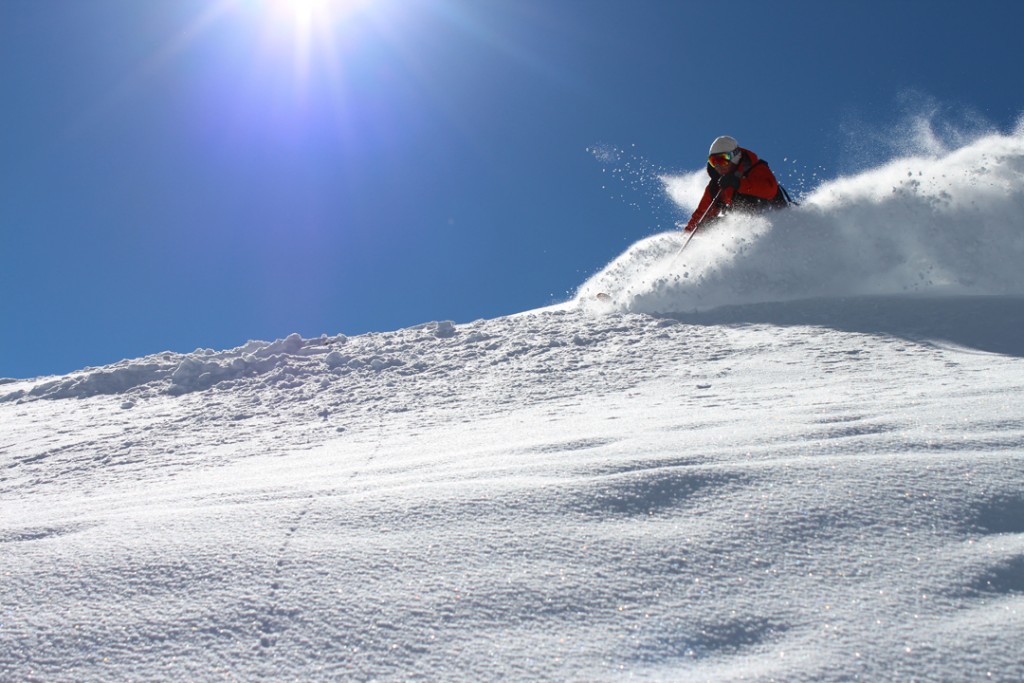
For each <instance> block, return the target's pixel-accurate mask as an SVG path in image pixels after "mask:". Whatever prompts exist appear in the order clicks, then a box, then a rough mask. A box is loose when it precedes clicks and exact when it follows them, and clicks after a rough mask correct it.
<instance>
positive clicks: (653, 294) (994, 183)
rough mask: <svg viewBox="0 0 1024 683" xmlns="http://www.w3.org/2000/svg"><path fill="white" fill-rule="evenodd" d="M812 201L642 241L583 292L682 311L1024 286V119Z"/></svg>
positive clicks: (586, 298)
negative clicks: (690, 233)
mask: <svg viewBox="0 0 1024 683" xmlns="http://www.w3.org/2000/svg"><path fill="white" fill-rule="evenodd" d="M937 148H938V146H932V147H931V148H930V149H932V150H935V149H937ZM922 149H929V148H928V147H923V148H922ZM705 180H706V176H705V175H704V172H703V171H701V172H699V173H694V174H690V175H687V176H683V177H674V178H667V179H666V180H665V186H666V191H667V192H668V193H669V195H670V196H671V197H672V198H673V200H674V201H676V203H678V204H679V205H680V206H682V207H683V208H684V209H687V212H689V211H692V208H693V204H694V203H695V202H696V201H697V199H699V197H700V192H701V191H702V188H703V185H704V182H705ZM802 200H803V201H802V204H801V206H800V207H797V208H793V209H790V210H787V211H784V212H776V213H770V214H767V215H763V216H741V215H734V216H729V217H727V218H725V219H723V220H721V221H718V222H717V223H715V224H712V225H711V226H708V227H706V228H702V229H701V231H700V232H698V233H697V235H696V236H695V237H694V239H693V240H692V242H691V243H690V244H689V245H688V246H687V247H686V249H685V250H684V251H680V250H681V248H682V245H683V241H684V237H685V236H684V235H683V234H682V233H681V232H680V231H672V232H667V233H661V234H658V235H654V236H652V237H649V238H647V239H644V240H641V241H640V242H637V243H636V244H634V245H633V246H631V247H630V248H629V249H628V250H627V251H626V252H625V253H623V254H622V255H621V256H619V257H618V258H616V259H615V260H614V261H612V262H611V263H610V264H608V266H606V267H605V268H604V269H603V270H602V271H600V272H599V273H597V274H596V275H594V276H593V277H592V278H590V279H589V280H588V281H587V282H585V283H584V284H583V285H581V286H580V288H579V290H578V292H577V299H578V300H580V302H581V303H582V304H583V305H584V306H585V307H587V306H592V305H595V304H594V297H595V295H596V294H598V293H601V292H605V293H608V294H609V295H611V297H612V303H611V307H612V308H614V309H615V310H620V311H631V312H639V313H679V312H689V311H695V310H707V309H710V308H715V307H718V306H723V305H740V304H749V303H760V302H767V301H787V300H795V299H804V298H817V297H846V296H861V295H889V294H907V293H912V294H924V295H927V294H935V295H951V294H953V295H973V294H990V295H991V294H1010V295H1020V294H1024V268H1021V265H1020V264H1021V262H1022V260H1024V259H1022V257H1024V125H1019V126H1018V128H1017V130H1016V131H1015V132H1014V133H1013V134H1011V135H989V136H986V137H982V138H980V139H977V140H975V141H974V142H972V143H970V144H967V145H965V146H962V147H960V148H959V149H955V150H953V151H948V152H946V151H941V152H937V153H933V154H931V155H930V156H904V157H901V158H898V159H896V160H894V161H891V162H889V163H887V164H885V165H883V166H880V167H878V168H875V169H872V170H869V171H866V172H863V173H860V174H858V175H854V176H849V177H842V178H838V179H835V180H831V181H828V182H825V183H823V184H821V185H820V186H819V187H818V188H817V189H815V190H814V191H812V192H810V193H809V194H808V195H806V196H805V197H803V198H802ZM601 306H602V307H604V308H607V305H606V304H601Z"/></svg>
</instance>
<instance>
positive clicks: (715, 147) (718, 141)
mask: <svg viewBox="0 0 1024 683" xmlns="http://www.w3.org/2000/svg"><path fill="white" fill-rule="evenodd" d="M727 152H732V153H733V154H734V156H733V159H732V162H733V163H736V161H738V160H739V158H740V143H738V142H736V138H734V137H729V136H728V135H721V136H719V137H717V138H715V141H714V142H712V143H711V149H709V150H708V156H711V155H712V154H725V153H727Z"/></svg>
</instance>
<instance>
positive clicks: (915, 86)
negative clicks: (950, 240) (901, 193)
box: [0, 0, 1024, 377]
mask: <svg viewBox="0 0 1024 683" xmlns="http://www.w3.org/2000/svg"><path fill="white" fill-rule="evenodd" d="M1021 7H1022V5H1020V4H1018V3H1012V2H1004V1H1001V2H994V1H988V0H981V1H976V2H970V3H967V2H941V1H940V2H935V1H930V2H924V1H921V2H863V1H859V2H820V1H818V2H777V3H775V2H772V3H768V2H745V1H743V0H734V1H733V2H729V3H707V2H683V1H681V0H617V1H612V0H335V1H334V2H331V1H330V0H319V2H317V0H312V1H310V0H306V2H288V1H287V0H202V1H192V0H146V2H138V1H136V0H75V1H72V0H31V1H29V0H0V92H2V96H3V102H4V105H3V107H2V108H0V123H2V125H0V320H2V325H3V329H2V333H0V377H28V376H35V375H42V374H53V373H64V372H68V371H71V370H74V369H78V368H81V367H84V366H88V365H102V364H106V363H110V362H114V361H117V360H120V359H123V358H133V357H137V356H142V355H145V354H149V353H156V352H159V351H163V350H174V351H191V350H193V349H195V348H197V347H208V348H215V349H222V348H229V347H233V346H237V345H240V344H242V343H244V342H245V341H247V340H249V339H265V340H270V339H276V338H281V337H284V336H287V335H288V334H289V333H292V332H298V333H300V334H301V335H303V336H305V337H312V336H317V335H319V334H321V333H328V334H336V333H339V332H341V333H345V334H349V335H354V334H361V333H364V332H368V331H385V330H393V329H398V328H401V327H406V326H410V325H414V324H418V323H421V322H427V321H431V320H455V321H456V322H468V321H471V320H474V319H477V318H490V317H495V316H500V315H504V314H509V313H515V312H518V311H522V310H526V309H530V308H536V307H539V306H543V305H546V304H549V303H552V302H554V301H557V300H562V299H564V298H566V297H568V296H569V295H570V294H571V293H572V292H573V290H574V289H575V288H576V286H577V285H579V284H580V283H582V282H583V281H584V280H585V279H586V278H587V276H588V275H590V274H592V273H593V272H595V271H596V270H598V269H599V268H601V267H602V266H603V265H605V264H606V263H607V262H608V261H610V260H611V259H613V258H614V257H615V256H617V255H618V254H619V253H621V252H622V251H623V249H625V248H626V247H627V246H628V245H629V244H631V243H632V242H634V241H636V240H638V239H640V238H642V237H645V236H648V235H650V234H653V233H655V232H658V231H661V230H666V229H670V228H671V227H672V224H673V222H674V221H675V220H679V219H683V218H685V217H686V216H684V215H682V214H681V212H680V211H679V209H678V208H676V207H675V206H674V205H672V204H671V203H670V202H669V200H668V198H667V196H666V195H665V194H664V193H663V192H662V191H661V189H660V186H659V185H658V183H657V180H656V175H657V174H658V173H682V172H690V171H693V170H696V169H699V168H701V167H702V166H703V160H704V155H705V153H706V151H707V147H708V145H709V144H710V142H711V140H712V139H714V137H716V136H717V135H720V134H730V135H733V136H735V137H737V138H738V139H739V140H740V142H741V144H743V145H744V146H746V147H749V148H751V149H753V150H755V151H756V152H758V153H759V154H760V155H761V156H762V157H764V158H765V159H767V160H768V161H769V162H770V163H771V164H772V165H773V167H774V168H776V170H777V171H778V172H779V175H780V179H781V180H782V181H783V183H784V184H789V185H790V186H791V187H793V186H796V188H797V189H809V187H808V183H813V176H811V174H812V173H814V172H817V173H818V174H819V177H822V176H835V175H839V174H844V173H850V172H854V171H857V170H861V169H863V168H865V167H866V166H870V165H871V164H874V163H878V162H879V161H882V160H884V159H887V158H890V157H891V156H892V154H894V147H893V146H892V145H891V144H890V143H892V142H893V135H892V131H893V130H896V129H898V126H899V124H900V123H901V122H903V121H906V120H907V118H908V117H911V116H915V115H919V114H927V115H929V116H931V117H932V118H933V119H937V120H940V121H941V122H942V123H944V124H949V126H950V127H951V128H952V129H955V130H958V131H968V132H970V131H972V130H975V129H981V128H985V127H994V128H997V129H1001V130H1005V129H1007V128H1010V127H1012V125H1013V124H1014V122H1015V121H1016V119H1017V118H1018V116H1019V115H1020V114H1021V113H1022V112H1024V107H1022V106H1021V95H1020V91H1021V88H1020V85H1019V82H1018V81H1017V72H1018V71H1019V69H1020V65H1021V64H1024V47H1022V45H1021V41H1019V40H1017V39H1016V38H1014V36H1013V33H1012V30H1010V31H1007V30H1006V29H1005V28H1002V27H1012V26H1016V25H1018V24H1019V23H1020V21H1021V19H1022V16H1024V11H1022V9H1021ZM897 142H898V141H897ZM594 150H600V151H602V152H605V153H602V154H595V153H594ZM609 150H621V153H615V154H607V153H606V152H608V151H609ZM895 153H898V152H895ZM609 159H613V160H609ZM783 160H786V161H783ZM794 160H796V161H794ZM627 163H628V164H629V166H628V167H627V166H626V164H627Z"/></svg>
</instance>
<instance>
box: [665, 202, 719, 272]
mask: <svg viewBox="0 0 1024 683" xmlns="http://www.w3.org/2000/svg"><path fill="white" fill-rule="evenodd" d="M724 189H725V188H724V187H719V188H718V192H716V193H715V197H714V199H712V200H711V203H710V204H708V208H706V209H704V213H702V214H701V216H700V220H698V221H697V223H696V225H694V226H693V230H691V231H690V234H689V236H688V237H687V238H686V241H685V242H683V246H681V247H679V251H677V252H676V255H675V256H673V257H672V260H671V261H669V262H668V265H669V268H671V267H672V266H673V265H674V264H675V262H676V259H677V258H679V255H680V254H682V253H683V249H686V245H687V244H689V243H690V240H692V239H693V236H694V235H696V234H697V229H698V228H699V227H700V226H701V224H702V223H703V222H704V218H705V217H707V215H708V212H709V211H711V207H712V206H714V205H715V204H717V203H718V198H719V197H720V196H722V190H724Z"/></svg>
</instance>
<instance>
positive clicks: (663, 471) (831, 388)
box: [0, 137, 1024, 682]
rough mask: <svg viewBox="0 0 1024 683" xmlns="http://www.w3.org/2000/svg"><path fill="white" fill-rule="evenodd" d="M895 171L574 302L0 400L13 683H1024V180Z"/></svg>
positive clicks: (148, 370)
mask: <svg viewBox="0 0 1024 683" xmlns="http://www.w3.org/2000/svg"><path fill="white" fill-rule="evenodd" d="M999 141H1000V144H1002V143H1005V144H1006V145H1009V146H1010V147H1009V148H1010V149H1017V148H1015V147H1013V145H1015V144H1017V143H1018V141H1019V138H1014V137H1008V138H1000V139H999ZM989 145H993V147H991V149H994V148H996V147H998V148H1000V149H1006V147H1001V146H1000V145H995V141H994V140H993V139H991V138H989V139H985V140H981V141H978V142H977V143H975V144H974V145H973V146H969V147H967V148H964V149H962V150H959V151H957V152H954V153H953V154H952V155H951V156H950V157H949V158H947V159H946V162H947V166H948V165H949V164H952V163H953V162H954V161H955V159H957V158H960V157H961V156H963V157H965V158H966V157H968V156H970V155H972V154H985V153H986V152H985V150H986V149H990V147H987V146H989ZM990 156H991V155H990ZM1020 158H1021V155H1020V151H1019V149H1018V151H1016V152H1013V153H1012V154H1010V155H1009V156H1007V157H1006V158H1005V159H1003V160H1002V161H999V162H998V163H999V166H998V167H999V168H1000V169H1001V171H1000V174H999V177H1017V176H1014V175H1013V173H1018V174H1019V173H1020V170H1019V169H1020V165H1019V160H1020ZM933 164H934V165H935V166H936V167H937V166H938V165H940V164H937V163H936V162H935V161H934V160H933V161H928V160H920V162H919V166H920V170H921V171H922V172H924V173H926V174H927V173H928V172H929V169H931V168H932V165H933ZM993 166H995V162H993ZM964 168H966V162H965V164H964ZM1014 169H1017V170H1014ZM900 172H902V171H900V170H899V169H895V168H894V169H879V170H876V171H873V172H871V173H867V174H864V175H863V176H858V177H856V178H850V179H846V180H842V181H838V182H836V183H832V184H829V185H826V186H824V187H822V188H820V190H819V191H818V192H817V193H815V195H813V197H811V198H808V201H807V203H806V205H805V206H804V207H803V208H802V209H801V210H800V211H794V212H792V213H791V214H779V215H777V216H773V217H772V219H771V221H770V222H769V221H764V222H762V223H754V222H750V221H746V222H743V221H739V220H738V221H735V222H734V224H733V225H731V226H729V225H725V226H721V230H719V229H718V228H716V231H715V233H712V232H710V231H709V232H708V233H707V235H704V236H703V237H707V238H708V239H703V240H701V241H697V240H695V241H694V243H693V244H692V245H691V247H692V248H693V251H692V252H690V251H689V250H688V252H687V254H686V257H685V259H682V258H681V259H680V260H679V263H680V265H683V264H684V262H685V265H686V267H687V268H688V269H689V272H690V273H691V276H690V277H689V278H681V279H679V280H676V279H674V278H673V277H671V276H665V277H662V276H660V275H658V276H656V277H655V276H653V275H652V269H657V268H662V267H665V268H666V269H667V266H668V264H667V263H665V260H666V258H669V259H670V258H671V254H668V255H667V256H665V253H667V252H668V251H671V246H674V245H675V244H677V243H678V241H677V239H676V238H675V237H674V236H671V235H664V236H657V237H655V238H652V239H651V240H648V241H647V242H646V243H643V244H640V245H636V246H635V247H634V248H633V249H631V250H629V251H628V252H627V253H626V254H624V255H623V256H622V257H621V258H620V259H618V260H617V261H616V262H614V263H613V264H610V266H609V268H608V269H607V270H606V271H604V273H602V274H599V275H597V276H595V279H593V280H591V281H589V282H587V283H585V284H584V285H583V286H582V287H581V293H580V298H579V299H578V300H577V301H575V302H571V303H570V304H568V305H566V306H564V307H562V308H561V309H558V310H546V311H538V312H529V313H526V314H521V315H518V316H513V317H508V318H500V319H495V320H481V321H476V322H473V323H470V324H465V325H454V324H452V323H448V322H435V323H428V324H426V325H421V326H418V327H414V328H409V329H405V330H399V331H396V332H390V333H384V334H368V335H361V336H357V337H346V336H344V335H336V336H332V337H328V336H324V337H321V338H317V339H302V338H300V337H298V336H297V335H292V336H290V337H288V338H286V339H283V340H279V341H276V342H250V343H249V344H247V345H244V346H242V347H239V348H237V349H231V350H226V351H212V350H198V351H196V352H194V353H191V354H178V353H170V352H168V353H164V354H156V355H154V356H149V357H146V358H141V359H135V360H126V361H123V362H122V363H118V364H115V365H112V366H107V367H103V368H87V369H84V370H82V371H80V372H77V373H72V374H70V375H67V376H62V377H51V378H38V379H33V380H24V381H7V382H5V383H3V384H0V576H2V577H3V582H2V583H0V610H2V611H0V680H4V681H7V680H11V681H80V680H90V681H126V680H202V681H213V680H245V681H249V680H303V681H310V680H353V681H371V680H376V681H406V680H408V681H440V680H444V681H474V682H475V681H516V680H524V681H525V680H531V681H533V680H557V681H620V680H643V681H740V680H747V681H771V680H775V681H848V680H863V681H880V680H917V681H952V680H993V681H1020V680H1022V679H1024V655H1022V654H1021V647H1020V642H1021V641H1022V638H1024V408H1022V405H1021V400H1020V396H1021V395H1022V391H1024V297H1022V296H1021V294H1022V292H1021V290H1020V288H1019V285H1020V280H1019V278H1020V276H1019V274H1018V273H1017V271H1016V270H1014V269H1013V268H1012V267H1011V264H1009V261H1010V260H1012V257H1013V256H1014V254H1015V252H1014V251H1013V250H1014V249H1019V244H1020V242H1019V236H1020V231H1021V222H1020V218H1019V215H1020V214H1018V213H1014V212H1013V207H1015V206H1019V203H1020V192H1021V188H1022V187H1024V182H1020V181H1019V180H1018V181H1017V184H1015V185H1012V186H1007V188H1006V189H1007V191H1006V192H1004V193H1001V194H1000V193H995V194H993V196H992V198H991V199H992V201H991V203H993V204H994V205H995V208H993V209H992V210H991V211H987V210H983V209H981V208H978V207H977V206H975V207H974V209H973V211H967V212H966V213H965V214H961V213H957V212H958V211H961V209H957V208H954V207H960V206H969V205H970V201H971V200H970V199H966V198H965V197H963V196H962V191H963V187H961V186H960V185H955V187H948V188H947V191H948V192H949V194H950V198H949V200H948V201H938V200H936V201H932V200H929V199H925V197H932V196H933V195H934V194H935V193H934V189H935V188H934V187H933V183H934V182H938V181H937V180H936V178H935V177H934V176H931V175H922V176H920V178H927V181H925V180H922V181H921V184H920V185H918V186H915V187H916V188H917V189H915V190H913V191H912V192H909V191H908V192H907V193H903V194H901V192H900V191H897V192H895V193H893V192H890V193H882V192H880V191H879V190H878V187H880V183H881V182H882V180H881V179H882V178H883V177H889V176H891V175H892V174H898V173H900ZM886 174H889V176H887V175H886ZM964 182H967V181H964ZM977 182H978V183H980V184H985V183H995V182H996V180H995V178H994V177H989V176H988V175H986V174H984V173H981V175H980V176H978V179H977ZM968 184H969V183H968ZM986 187H987V186H986ZM872 188H874V189H872ZM993 192H994V191H993ZM900 197H902V198H903V199H902V200H900V199H899V198H900ZM901 207H902V208H901ZM900 211H903V213H902V214H899V212H900ZM894 212H895V213H897V214H899V215H901V218H899V220H898V221H897V222H893V223H889V224H887V225H880V224H879V223H880V222H881V221H882V220H883V219H882V218H881V216H883V215H884V216H891V215H893V214H894ZM956 216H960V219H959V220H960V221H961V222H959V223H958V222H957V218H956ZM965 216H967V217H965ZM968 217H969V218H968ZM816 224H817V225H820V226H821V227H820V228H818V230H819V231H820V232H822V233H824V234H823V235H822V236H821V237H820V238H818V237H815V236H814V233H813V230H814V226H815V225H816ZM929 226H931V227H929ZM968 227H969V228H970V229H971V230H972V231H973V233H971V234H977V235H978V237H979V243H978V245H977V249H978V250H981V252H982V254H989V252H991V254H990V255H992V256H994V257H997V258H995V260H994V262H993V263H994V266H993V269H992V270H991V271H989V272H985V273H978V274H977V275H976V279H974V280H970V279H969V278H966V276H967V275H968V274H969V273H970V265H971V262H972V259H974V258H977V257H978V256H977V255H972V253H971V252H970V251H969V250H962V251H959V252H958V251H957V250H955V249H954V248H953V245H956V244H963V241H962V240H963V239H964V238H963V233H964V229H965V228H968ZM787 230H791V231H795V232H798V233H800V234H802V235H804V237H805V238H806V239H807V240H809V241H811V242H812V244H810V245H808V246H806V247H799V249H801V250H800V251H792V250H791V251H790V252H789V254H790V255H791V256H799V257H800V258H795V259H794V260H795V261H796V262H797V265H792V266H786V267H775V266H780V264H785V263H786V259H785V258H784V257H783V254H784V253H786V250H785V247H787V245H788V246H790V247H792V249H797V248H798V247H796V246H794V245H795V241H794V239H793V237H792V236H787V234H788V233H787V232H786V231H787ZM744 231H745V232H744ZM929 231H931V232H929ZM741 232H743V234H742V235H740V234H739V233H741ZM951 233H955V234H951ZM730 235H736V239H737V240H742V245H741V247H740V248H739V249H734V248H733V247H731V246H729V243H728V240H729V236H730ZM850 235H857V236H859V239H855V238H854V237H853V236H850ZM981 236H988V237H989V238H992V237H993V236H995V237H1001V238H1004V240H1003V241H1004V244H1003V245H1002V249H998V250H997V249H991V248H990V247H989V246H988V244H987V243H986V242H984V241H983V240H980V237H981ZM926 238H927V239H926ZM1014 239H1017V240H1018V241H1017V242H1014ZM661 242H664V243H666V244H669V247H668V248H666V249H664V250H661V251H659V249H658V248H655V247H654V245H656V244H658V243H661ZM861 242H866V244H861ZM875 242H879V244H878V245H876V244H875ZM858 245H860V246H863V251H857V250H854V249H853V247H855V246H858ZM1015 245H1016V246H1015ZM925 249H930V250H931V251H927V250H926V251H924V252H922V251H921V250H925ZM901 250H902V251H901ZM996 252H999V253H996ZM957 254H960V255H959V256H958V255H957ZM1017 255H1018V256H1019V254H1017ZM812 256H813V257H814V258H811V257H812ZM882 256H893V257H894V258H892V259H891V260H886V259H883V258H882ZM897 256H898V257H899V258H896V257H897ZM999 258H1004V259H1005V261H1006V262H1005V263H1004V261H1000V260H999ZM822 262H824V263H828V264H831V265H830V266H829V267H828V268H825V266H824V265H821V263H822ZM801 264H802V265H801ZM674 267H675V264H673V268H674ZM872 268H874V270H872ZM681 272H685V271H681ZM925 272H927V273H928V276H927V277H926V278H919V277H917V276H918V275H919V274H920V273H925ZM844 273H845V275H844ZM815 274H817V275H819V276H821V275H828V276H830V277H831V279H830V280H828V281H827V282H826V283H825V284H822V285H821V286H820V287H818V286H817V285H814V284H813V283H814V281H815V278H814V276H815ZM865 275H867V276H868V279H870V280H871V281H872V282H869V283H865V282H864V277H865ZM915 278H916V279H915ZM928 278H931V284H928V285H927V286H924V285H921V286H917V287H909V286H908V287H904V286H903V285H904V284H909V283H912V282H914V283H921V282H926V281H927V279H928ZM734 281H739V282H740V283H741V285H740V286H738V287H734V286H733V284H732V283H733V282H734ZM609 283H611V284H621V285H623V286H622V288H620V289H616V290H615V291H616V295H617V300H616V302H614V304H613V305H611V306H605V307H603V308H595V307H594V305H593V302H592V300H591V298H590V297H588V295H587V291H588V290H589V289H590V288H593V287H596V286H597V285H598V284H601V285H607V284H609ZM872 283H873V284H872ZM755 284H757V285H758V286H756V287H755V286H754V285H755ZM905 289H906V290H909V291H910V292H911V293H910V294H909V295H908V294H906V293H905V292H904V290H905ZM801 292H802V295H801ZM715 302H717V303H718V304H719V305H717V306H716V305H713V304H714V303H715ZM758 302H761V303H758ZM653 312H663V313H667V314H665V315H651V313H653Z"/></svg>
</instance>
